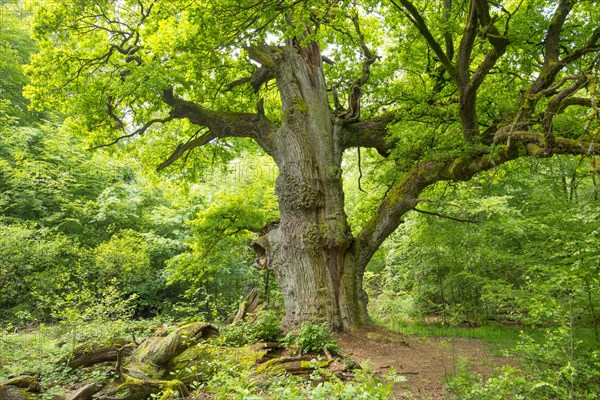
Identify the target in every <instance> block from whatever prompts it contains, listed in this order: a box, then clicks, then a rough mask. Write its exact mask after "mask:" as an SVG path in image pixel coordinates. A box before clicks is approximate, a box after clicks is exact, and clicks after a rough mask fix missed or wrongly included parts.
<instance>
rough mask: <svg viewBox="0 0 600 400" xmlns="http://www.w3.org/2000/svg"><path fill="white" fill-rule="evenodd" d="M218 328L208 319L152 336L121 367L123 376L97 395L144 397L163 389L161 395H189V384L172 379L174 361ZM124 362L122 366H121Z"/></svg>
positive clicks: (120, 399)
mask: <svg viewBox="0 0 600 400" xmlns="http://www.w3.org/2000/svg"><path fill="white" fill-rule="evenodd" d="M218 332H219V331H218V329H217V328H216V327H215V326H213V325H211V324H208V323H206V322H197V323H192V324H187V325H184V326H181V327H179V328H178V329H176V330H175V331H174V332H172V333H171V334H169V335H167V336H166V337H156V336H153V337H150V338H148V339H146V340H145V341H144V342H143V343H142V344H141V345H140V346H139V347H138V348H137V349H135V350H134V351H133V353H132V354H131V355H130V356H129V357H128V358H127V359H125V360H123V361H122V363H120V364H119V366H118V367H117V370H118V371H117V372H118V373H119V375H120V379H119V380H118V381H116V382H113V383H112V384H111V385H109V386H107V387H105V388H104V389H103V390H102V391H101V392H100V393H98V394H96V395H95V396H94V398H96V399H103V400H142V399H144V400H145V399H148V398H149V397H150V395H151V394H153V393H158V392H161V393H162V395H161V399H163V400H166V399H172V398H173V399H174V398H183V397H185V396H187V395H189V392H188V389H187V387H186V386H185V384H184V383H183V382H182V381H180V380H178V379H168V378H169V377H171V376H170V374H169V373H170V366H171V361H172V360H173V359H175V358H176V357H177V356H179V355H181V354H182V353H183V352H184V351H186V350H187V349H189V348H190V347H193V346H195V345H197V344H198V343H199V342H200V341H201V340H202V339H206V338H208V337H211V336H214V335H217V334H218ZM121 365H122V367H121Z"/></svg>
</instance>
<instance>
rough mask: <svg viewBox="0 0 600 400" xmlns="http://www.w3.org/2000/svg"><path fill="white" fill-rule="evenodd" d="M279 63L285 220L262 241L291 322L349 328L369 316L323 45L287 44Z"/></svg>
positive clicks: (278, 153) (276, 152)
mask: <svg viewBox="0 0 600 400" xmlns="http://www.w3.org/2000/svg"><path fill="white" fill-rule="evenodd" d="M280 57H281V59H280V60H278V62H277V65H276V67H275V76H276V80H277V86H278V88H279V92H280V95H281V101H282V106H283V107H282V112H283V118H282V123H281V126H280V127H279V128H278V129H277V131H276V132H275V133H274V134H273V135H272V137H271V142H272V148H271V149H270V150H271V151H270V153H271V155H272V156H273V158H274V159H275V161H276V163H277V165H278V167H279V171H280V175H279V177H278V178H277V181H276V187H275V192H276V194H277V198H278V200H279V210H280V223H279V225H278V226H277V227H276V228H275V229H273V230H271V231H270V232H269V233H268V234H267V235H266V236H264V237H263V238H262V239H261V240H259V241H257V243H258V244H259V245H260V246H261V247H262V250H263V251H264V252H265V254H264V255H265V256H266V257H267V259H268V263H267V267H268V268H269V269H270V270H272V271H273V273H274V275H275V276H276V277H277V280H278V281H279V284H280V286H281V289H282V291H283V295H284V299H285V307H286V311H287V315H286V320H285V324H286V325H287V326H290V327H291V326H297V324H299V323H300V322H302V321H307V320H323V321H324V322H328V323H330V324H331V325H332V326H333V327H334V328H337V329H348V328H350V327H352V326H356V325H358V324H360V323H361V322H364V321H365V320H366V319H367V313H366V296H364V295H363V294H362V285H361V274H360V273H359V268H358V265H357V263H356V259H355V257H353V255H352V254H351V252H349V251H348V250H349V249H350V248H351V245H352V242H353V238H352V234H351V231H350V227H349V225H348V222H347V217H346V213H345V212H344V192H343V187H342V169H341V162H342V154H343V148H342V145H341V140H340V137H339V135H340V129H339V126H337V125H336V121H335V118H334V115H333V114H332V112H331V109H330V107H329V100H328V97H327V89H326V85H325V77H324V75H323V69H322V64H321V54H320V51H319V48H318V46H317V45H316V44H315V43H311V44H309V45H308V46H307V47H306V48H300V47H296V46H286V47H284V48H283V49H282V54H281V56H280Z"/></svg>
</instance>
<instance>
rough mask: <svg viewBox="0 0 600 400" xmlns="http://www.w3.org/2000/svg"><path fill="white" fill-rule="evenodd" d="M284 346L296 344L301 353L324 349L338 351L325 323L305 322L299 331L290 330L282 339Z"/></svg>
mask: <svg viewBox="0 0 600 400" xmlns="http://www.w3.org/2000/svg"><path fill="white" fill-rule="evenodd" d="M282 343H283V344H284V345H286V346H292V345H297V346H298V349H299V350H300V352H301V353H302V354H306V353H310V352H321V351H325V350H331V351H338V350H339V347H338V344H337V342H336V341H335V339H334V338H333V336H332V333H331V329H330V327H329V326H328V325H326V324H317V323H313V322H305V323H304V324H302V327H301V328H300V331H298V332H297V333H296V332H290V333H288V334H287V335H286V337H284V338H283V339H282Z"/></svg>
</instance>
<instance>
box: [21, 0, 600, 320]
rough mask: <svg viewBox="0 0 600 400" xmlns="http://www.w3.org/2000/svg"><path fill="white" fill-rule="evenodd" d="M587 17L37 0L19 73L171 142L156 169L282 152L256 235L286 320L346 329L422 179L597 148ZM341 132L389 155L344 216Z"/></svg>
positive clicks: (527, 7) (204, 0) (203, 1)
mask: <svg viewBox="0 0 600 400" xmlns="http://www.w3.org/2000/svg"><path fill="white" fill-rule="evenodd" d="M597 21H600V7H598V5H597V4H596V2H594V1H589V0H588V1H584V0H579V1H577V0H559V1H546V0H501V1H487V0H443V1H409V0H385V1H357V0H353V1H350V0H340V1H330V0H328V1H322V0H319V1H317V0H304V1H298V0H277V1H275V0H235V1H231V0H175V1H162V0H152V1H150V0H122V1H117V2H114V1H108V0H94V1H80V0H52V1H48V2H44V6H43V7H41V8H40V10H39V12H38V13H37V16H36V21H35V24H34V33H35V35H36V38H37V39H38V42H39V44H40V48H41V50H40V52H39V53H38V54H37V55H36V56H35V57H34V58H33V59H32V62H31V66H30V71H31V73H32V82H31V85H30V86H29V87H28V88H27V90H26V91H27V93H28V96H29V97H30V99H31V100H32V102H33V104H34V105H35V106H38V107H41V106H43V105H47V104H51V105H54V106H59V107H62V110H63V111H64V112H65V114H66V115H67V116H69V117H70V118H71V119H70V121H71V124H73V125H76V126H79V127H81V128H82V130H84V131H85V132H86V134H87V135H88V136H89V138H90V142H91V143H92V146H95V147H99V146H104V145H111V144H115V143H117V142H129V143H132V144H134V145H135V143H136V141H137V140H138V138H140V137H144V138H147V137H155V138H156V139H155V140H156V141H159V140H160V138H161V137H164V136H168V137H169V138H170V139H171V143H173V142H175V141H176V142H180V144H179V145H178V146H173V147H171V149H170V150H169V153H168V154H167V153H165V154H163V156H164V157H163V159H162V160H161V161H162V162H161V163H160V165H159V167H158V168H159V169H163V168H166V167H168V166H169V165H171V164H173V163H176V162H181V160H182V159H184V158H186V157H187V155H188V154H189V152H191V151H192V150H193V149H196V148H199V147H201V146H209V147H210V146H213V147H219V146H221V147H223V146H226V147H231V146H239V145H240V144H242V145H243V143H244V140H243V139H242V140H240V139H239V138H247V139H251V140H253V141H254V142H255V143H256V144H257V145H258V146H257V147H256V149H257V151H263V152H264V153H266V154H268V155H269V156H271V157H272V158H273V160H274V161H275V163H276V164H277V166H278V169H279V176H278V178H277V181H276V188H275V191H276V195H277V198H278V202H279V211H280V220H279V222H278V223H276V224H270V225H269V227H268V228H266V229H265V230H264V231H263V232H262V236H260V237H259V238H257V239H256V240H255V242H254V247H255V249H256V252H257V262H256V264H257V266H259V267H262V268H268V269H269V270H270V271H272V273H273V274H274V275H275V276H276V278H277V280H278V282H279V284H280V286H281V289H282V291H283V295H284V299H285V307H286V313H287V314H286V320H285V323H286V324H287V325H288V326H293V325H296V324H298V323H300V322H302V321H306V320H324V321H327V322H328V323H330V324H331V325H332V326H333V327H335V328H336V329H350V328H352V327H354V326H357V325H360V324H361V323H364V322H365V321H367V320H368V315H367V311H366V305H367V296H366V294H365V292H364V290H363V288H362V279H363V275H364V272H365V268H366V266H367V264H368V263H369V260H371V258H372V257H373V255H374V253H375V252H376V250H377V249H378V247H379V246H380V245H381V244H382V242H383V241H384V240H385V239H386V238H387V237H388V236H389V235H390V234H391V233H392V232H393V231H394V230H395V229H396V228H397V227H398V226H399V224H400V223H401V217H402V216H403V215H404V214H405V213H407V212H409V211H410V210H413V209H415V208H416V207H417V205H418V204H419V203H420V202H422V201H425V200H426V199H423V198H421V197H420V194H421V193H422V192H423V191H424V190H425V189H426V188H427V187H429V186H431V185H433V184H435V183H436V182H440V181H451V180H455V181H464V180H469V179H471V177H473V175H474V174H476V173H478V172H480V171H484V170H488V169H491V168H495V167H496V166H498V165H501V164H502V163H505V162H507V161H510V160H513V159H516V158H518V157H524V156H530V157H550V156H552V155H554V154H571V155H582V156H589V157H590V158H591V159H592V158H593V157H594V156H596V155H597V154H598V151H599V149H600V148H599V145H598V139H600V137H599V134H600V131H599V130H598V113H597V100H595V97H594V96H595V91H596V87H597V80H598V62H599V59H600V42H599V39H600V28H599V27H598V26H597ZM352 148H359V149H360V148H370V149H375V150H376V151H377V152H378V153H379V154H380V155H381V157H386V158H388V160H389V161H388V162H390V163H393V165H395V169H396V177H395V179H394V180H393V181H392V182H391V183H390V185H389V188H388V190H387V191H386V192H385V194H384V195H382V198H381V202H380V205H379V207H378V208H377V209H376V210H375V211H374V212H373V215H372V216H371V217H370V219H369V220H368V222H367V223H365V224H364V226H362V227H361V229H360V231H359V232H358V233H356V234H354V235H353V233H352V231H351V228H350V226H349V223H348V218H347V215H346V212H345V210H344V189H343V182H342V166H343V163H342V158H343V156H344V152H345V151H346V150H348V149H352ZM261 149H262V150H261ZM178 160H179V161H178Z"/></svg>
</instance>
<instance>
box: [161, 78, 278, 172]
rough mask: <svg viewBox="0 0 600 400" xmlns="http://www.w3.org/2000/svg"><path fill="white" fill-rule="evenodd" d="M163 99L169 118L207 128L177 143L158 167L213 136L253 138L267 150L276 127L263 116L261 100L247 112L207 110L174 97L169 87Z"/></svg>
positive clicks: (164, 166) (214, 137)
mask: <svg viewBox="0 0 600 400" xmlns="http://www.w3.org/2000/svg"><path fill="white" fill-rule="evenodd" d="M162 100H163V102H164V103H166V104H167V105H169V106H170V107H171V112H170V116H169V118H171V119H175V118H177V119H183V118H186V119H188V120H189V121H190V122H191V123H193V124H194V125H198V126H201V127H205V128H207V129H208V132H207V133H205V134H204V135H202V136H199V137H197V138H192V139H190V140H189V141H188V142H187V143H185V144H180V145H179V146H177V148H176V149H175V151H174V152H173V153H172V154H171V156H170V157H169V158H168V159H167V160H165V161H164V162H163V163H161V164H160V165H159V166H158V167H157V170H158V171H160V170H162V169H164V168H166V167H168V166H169V165H171V164H173V163H174V162H175V161H177V160H178V159H179V158H180V157H181V156H182V155H183V154H185V153H186V152H188V151H190V150H192V149H193V148H196V147H200V146H204V145H205V144H207V143H209V142H210V141H212V140H214V139H216V138H225V137H248V138H253V139H255V140H256V141H257V142H258V143H259V144H260V145H261V146H262V147H263V149H265V151H267V152H268V153H270V149H271V141H270V135H271V134H272V133H273V132H274V131H275V129H277V127H276V126H275V124H273V123H272V122H271V121H269V120H268V119H267V118H266V117H265V115H264V109H263V106H262V101H259V103H258V104H257V109H258V112H257V113H256V114H250V113H236V112H223V111H213V110H208V109H205V108H203V107H201V106H199V105H198V104H196V103H194V102H192V101H189V100H184V99H181V98H177V97H176V96H175V95H174V93H173V89H172V88H167V89H165V90H164V91H163V94H162Z"/></svg>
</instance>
